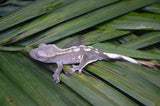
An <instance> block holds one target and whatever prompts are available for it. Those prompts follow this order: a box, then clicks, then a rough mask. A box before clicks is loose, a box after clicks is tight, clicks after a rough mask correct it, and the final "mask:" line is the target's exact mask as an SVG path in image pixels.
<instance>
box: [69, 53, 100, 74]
mask: <svg viewBox="0 0 160 106" xmlns="http://www.w3.org/2000/svg"><path fill="white" fill-rule="evenodd" d="M95 61H97V59H95V58H93V57H89V56H83V58H82V60H81V62H80V64H79V65H72V68H70V70H72V72H71V74H72V73H74V72H75V71H76V70H78V74H81V73H82V69H83V68H84V67H85V66H86V65H88V64H90V63H92V62H95Z"/></svg>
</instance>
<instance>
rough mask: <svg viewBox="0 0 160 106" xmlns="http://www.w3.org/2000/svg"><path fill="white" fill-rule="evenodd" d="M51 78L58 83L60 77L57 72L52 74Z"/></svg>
mask: <svg viewBox="0 0 160 106" xmlns="http://www.w3.org/2000/svg"><path fill="white" fill-rule="evenodd" d="M53 79H54V81H55V82H56V83H59V82H60V79H59V75H57V74H53Z"/></svg>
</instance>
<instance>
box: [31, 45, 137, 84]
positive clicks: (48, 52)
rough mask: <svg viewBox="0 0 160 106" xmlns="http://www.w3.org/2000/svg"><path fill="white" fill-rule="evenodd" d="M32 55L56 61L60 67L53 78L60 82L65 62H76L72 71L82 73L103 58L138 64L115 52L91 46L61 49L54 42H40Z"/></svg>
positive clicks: (52, 61)
mask: <svg viewBox="0 0 160 106" xmlns="http://www.w3.org/2000/svg"><path fill="white" fill-rule="evenodd" d="M30 56H31V57H32V58H34V59H35V60H38V61H41V62H44V63H56V64H57V65H58V68H57V69H56V71H55V73H54V75H53V78H54V81H56V83H58V82H60V79H59V74H60V73H61V71H62V68H63V64H76V63H79V65H72V68H71V69H70V70H72V72H71V73H74V72H75V71H76V70H78V73H79V74H81V73H82V69H83V68H84V67H85V66H86V65H88V64H90V63H92V62H95V61H98V60H102V59H121V60H126V61H129V62H131V63H135V64H138V62H137V61H136V60H134V59H132V58H130V57H127V56H122V55H118V54H113V53H104V52H101V51H99V50H98V49H95V48H93V47H91V46H84V45H80V46H73V47H70V48H67V49H60V48H58V47H57V46H56V45H54V44H48V45H46V44H40V45H39V47H38V48H35V49H33V50H31V51H30Z"/></svg>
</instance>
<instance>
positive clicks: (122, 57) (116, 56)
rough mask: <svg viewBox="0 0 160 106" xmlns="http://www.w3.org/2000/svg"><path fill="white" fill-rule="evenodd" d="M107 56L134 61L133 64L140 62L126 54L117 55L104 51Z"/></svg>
mask: <svg viewBox="0 0 160 106" xmlns="http://www.w3.org/2000/svg"><path fill="white" fill-rule="evenodd" d="M104 54H105V55H106V56H107V58H109V59H117V60H125V61H128V62H130V63H134V64H140V63H139V62H138V61H136V60H135V59H133V58H130V57H127V56H123V55H119V54H114V53H104Z"/></svg>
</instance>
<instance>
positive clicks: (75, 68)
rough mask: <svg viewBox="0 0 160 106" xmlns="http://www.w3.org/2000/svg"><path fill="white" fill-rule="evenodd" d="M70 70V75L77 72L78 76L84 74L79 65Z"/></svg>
mask: <svg viewBox="0 0 160 106" xmlns="http://www.w3.org/2000/svg"><path fill="white" fill-rule="evenodd" d="M69 70H71V72H70V74H72V73H74V72H75V71H76V70H78V74H82V70H81V69H80V68H79V66H77V65H72V68H70V69H69Z"/></svg>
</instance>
